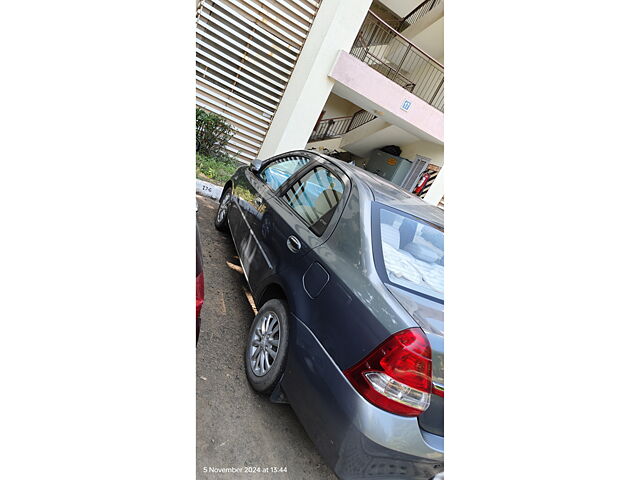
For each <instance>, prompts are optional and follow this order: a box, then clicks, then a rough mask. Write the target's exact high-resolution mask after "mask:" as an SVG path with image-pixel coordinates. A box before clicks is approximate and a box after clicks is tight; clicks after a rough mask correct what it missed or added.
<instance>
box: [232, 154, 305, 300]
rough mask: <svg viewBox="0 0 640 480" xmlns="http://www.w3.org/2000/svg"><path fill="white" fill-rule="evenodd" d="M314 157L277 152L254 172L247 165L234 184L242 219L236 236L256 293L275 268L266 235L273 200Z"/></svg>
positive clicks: (251, 285)
mask: <svg viewBox="0 0 640 480" xmlns="http://www.w3.org/2000/svg"><path fill="white" fill-rule="evenodd" d="M310 161H311V159H310V158H308V157H303V156H299V155H298V156H296V155H281V156H277V157H275V158H273V159H271V160H269V161H268V162H266V163H265V165H264V166H263V167H262V168H261V169H260V171H259V172H254V171H252V170H251V169H246V170H245V171H244V175H243V176H242V177H240V179H239V180H240V181H238V182H237V184H236V185H235V188H234V195H235V198H236V199H237V202H238V207H239V213H240V217H241V218H240V219H239V220H238V226H237V227H236V228H237V231H236V232H234V239H235V242H236V248H237V250H238V255H239V256H240V260H241V263H242V268H243V270H244V273H245V276H246V277H247V281H248V283H249V287H250V288H251V290H252V291H253V292H254V293H255V288H256V285H258V284H259V282H260V280H261V279H262V278H264V277H265V276H268V275H269V274H270V273H271V272H272V270H273V253H272V252H270V251H269V248H268V245H266V242H265V238H266V237H267V236H268V232H269V225H270V222H271V219H272V214H271V213H272V212H271V211H270V205H271V203H270V202H269V200H270V199H271V198H273V197H274V195H275V194H276V192H277V191H278V190H279V188H280V187H281V186H282V185H283V184H284V183H285V182H286V181H287V180H288V179H289V178H290V177H291V176H292V175H294V174H295V173H296V172H297V171H298V170H300V169H302V168H304V167H305V165H307V164H308V163H309V162H310Z"/></svg>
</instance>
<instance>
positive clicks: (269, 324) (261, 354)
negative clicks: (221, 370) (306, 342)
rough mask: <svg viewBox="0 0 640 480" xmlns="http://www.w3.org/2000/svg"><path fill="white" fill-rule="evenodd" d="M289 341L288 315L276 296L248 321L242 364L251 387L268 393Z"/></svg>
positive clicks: (279, 371)
mask: <svg viewBox="0 0 640 480" xmlns="http://www.w3.org/2000/svg"><path fill="white" fill-rule="evenodd" d="M288 342H289V316H288V312H287V306H286V304H285V303H284V302H283V301H282V300H279V299H273V300H269V301H268V302H267V303H265V304H264V305H263V306H262V308H261V309H260V311H259V312H258V314H257V315H256V318H255V319H254V320H253V323H252V324H251V329H250V330H249V338H248V339H247V345H246V350H245V354H244V360H245V361H244V366H245V373H246V375H247V379H248V380H249V384H251V387H252V388H253V389H254V390H255V391H256V392H258V393H264V394H267V395H268V394H270V393H271V392H272V391H273V389H274V388H275V387H276V385H277V384H278V381H279V380H280V378H281V377H282V374H283V372H284V367H285V360H286V354H287V346H288Z"/></svg>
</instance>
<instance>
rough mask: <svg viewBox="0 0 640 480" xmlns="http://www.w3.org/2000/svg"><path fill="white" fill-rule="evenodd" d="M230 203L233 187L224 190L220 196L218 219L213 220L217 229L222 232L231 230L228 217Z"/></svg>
mask: <svg viewBox="0 0 640 480" xmlns="http://www.w3.org/2000/svg"><path fill="white" fill-rule="evenodd" d="M229 205H231V189H230V188H227V189H225V190H224V191H223V192H222V195H221V196H220V205H219V206H218V213H217V214H216V219H215V221H214V222H213V223H214V225H215V227H216V229H218V230H220V231H221V232H228V231H229V222H228V219H227V214H228V213H229Z"/></svg>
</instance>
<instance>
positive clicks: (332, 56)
mask: <svg viewBox="0 0 640 480" xmlns="http://www.w3.org/2000/svg"><path fill="white" fill-rule="evenodd" d="M369 5H371V0H350V1H348V2H345V1H340V0H323V2H322V4H321V5H320V9H319V10H318V13H317V15H316V17H315V19H314V21H313V25H312V26H311V30H310V31H309V36H308V37H307V40H306V41H305V44H304V47H303V49H302V52H301V53H300V56H299V57H298V61H297V63H296V67H295V69H294V70H293V74H292V75H291V78H290V79H289V83H288V84H287V88H286V90H285V92H284V95H283V96H282V100H281V101H280V104H279V105H278V109H277V110H276V113H275V115H274V117H273V120H272V122H271V125H270V127H269V131H268V132H267V135H266V137H265V139H264V142H263V144H262V148H260V152H259V153H258V158H260V159H265V158H269V157H271V156H273V155H276V154H278V153H283V152H287V151H289V150H297V149H300V148H304V147H305V145H306V144H307V141H308V140H309V136H310V135H311V132H312V130H313V127H314V126H315V124H316V122H317V120H318V117H319V116H320V113H321V112H322V107H323V106H324V104H325V103H326V101H327V98H328V97H329V94H330V93H331V89H332V87H333V85H334V83H335V82H334V81H333V80H332V79H331V78H329V76H328V74H329V72H330V71H331V68H332V66H333V64H334V63H335V61H336V57H337V56H338V53H339V52H340V51H341V50H349V49H350V48H351V45H352V44H353V41H354V40H355V38H356V35H357V34H358V31H359V30H360V26H361V25H362V22H363V21H364V18H365V16H366V14H367V11H368V9H369Z"/></svg>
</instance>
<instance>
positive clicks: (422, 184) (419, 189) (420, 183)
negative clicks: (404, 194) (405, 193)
mask: <svg viewBox="0 0 640 480" xmlns="http://www.w3.org/2000/svg"><path fill="white" fill-rule="evenodd" d="M429 178H430V176H429V173H427V172H426V171H425V172H422V177H421V178H420V180H419V181H418V184H417V185H416V188H415V189H414V190H413V193H415V194H416V195H420V194H421V193H422V190H424V187H426V186H427V182H428V181H429Z"/></svg>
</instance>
